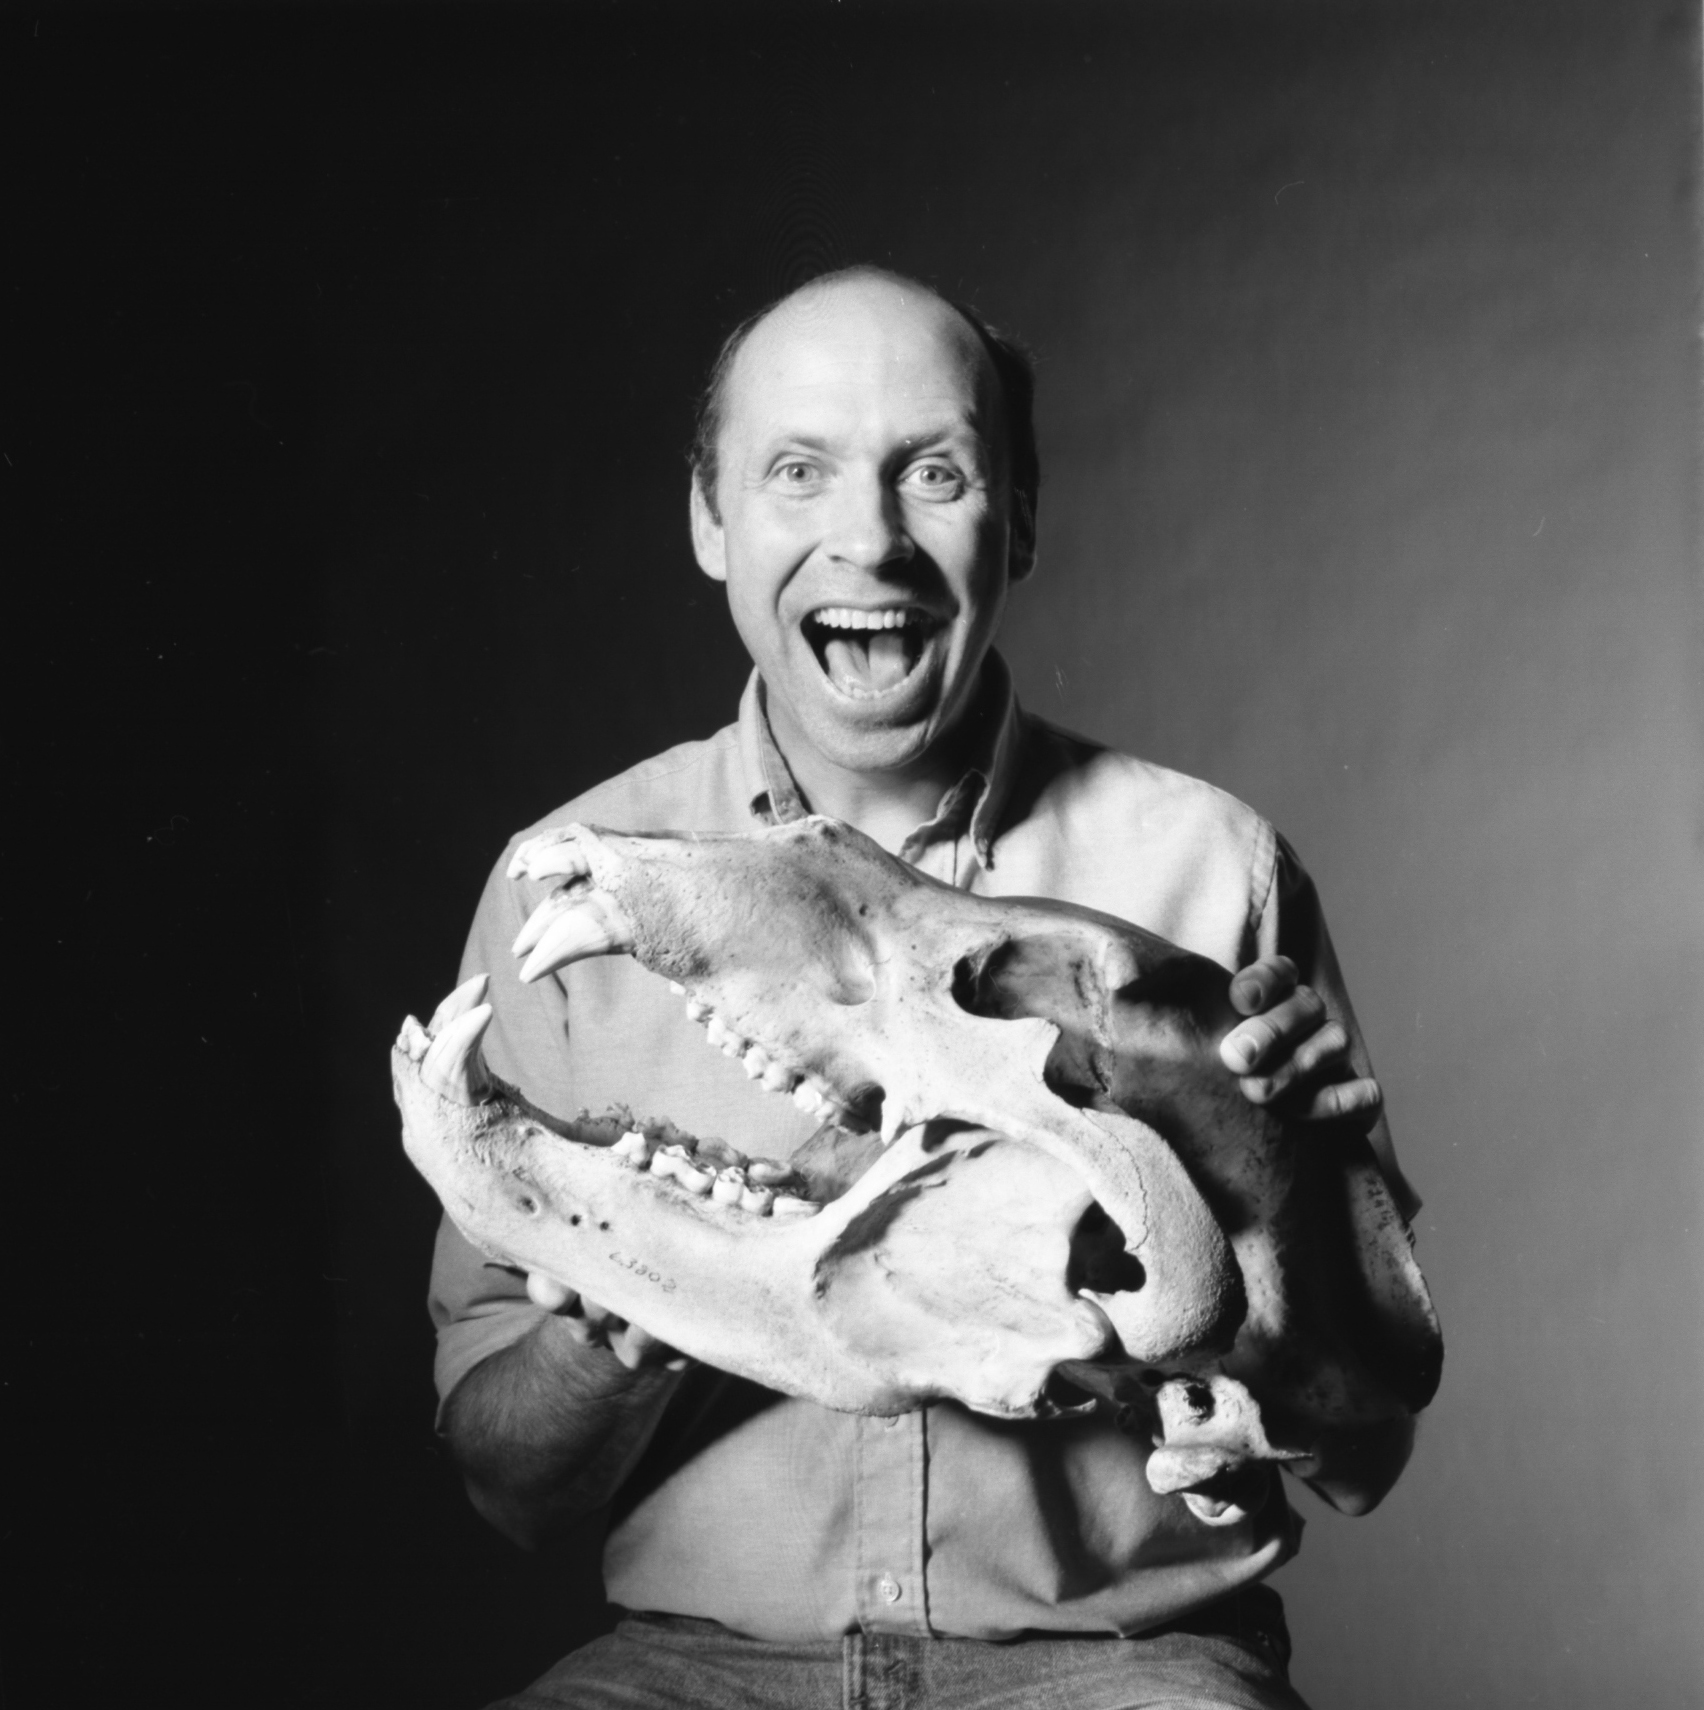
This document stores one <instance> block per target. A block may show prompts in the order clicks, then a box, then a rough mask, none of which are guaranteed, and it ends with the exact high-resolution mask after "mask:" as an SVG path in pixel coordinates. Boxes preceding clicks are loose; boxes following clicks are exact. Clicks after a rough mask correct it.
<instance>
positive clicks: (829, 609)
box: [814, 606, 911, 629]
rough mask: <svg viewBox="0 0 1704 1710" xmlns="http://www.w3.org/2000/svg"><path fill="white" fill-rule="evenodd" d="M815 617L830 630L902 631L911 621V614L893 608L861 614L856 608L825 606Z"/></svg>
mask: <svg viewBox="0 0 1704 1710" xmlns="http://www.w3.org/2000/svg"><path fill="white" fill-rule="evenodd" d="M814 615H815V617H816V621H817V622H818V623H820V624H822V625H823V626H824V627H825V628H828V629H902V628H903V627H904V626H905V625H906V624H907V623H909V622H910V621H911V613H910V612H908V611H896V610H894V609H893V608H891V607H889V608H887V609H885V610H883V611H879V612H861V611H859V610H858V609H857V608H856V607H854V606H824V607H823V609H822V610H821V611H819V612H817V613H816V614H814Z"/></svg>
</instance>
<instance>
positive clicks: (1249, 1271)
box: [393, 818, 1440, 1518]
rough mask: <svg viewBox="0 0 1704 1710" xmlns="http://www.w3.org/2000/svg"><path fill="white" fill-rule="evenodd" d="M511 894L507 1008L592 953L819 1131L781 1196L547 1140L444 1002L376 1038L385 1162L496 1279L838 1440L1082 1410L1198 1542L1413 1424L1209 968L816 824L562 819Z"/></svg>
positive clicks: (610, 1144)
mask: <svg viewBox="0 0 1704 1710" xmlns="http://www.w3.org/2000/svg"><path fill="white" fill-rule="evenodd" d="M511 874H512V875H514V876H521V875H525V876H528V877H531V878H534V879H551V878H554V879H558V880H560V881H561V883H560V885H559V886H558V888H557V889H556V891H555V892H554V893H553V894H552V895H551V897H550V898H549V899H548V900H547V901H546V902H545V903H544V904H543V905H542V906H541V907H540V908H539V909H538V911H537V912H536V913H535V915H534V916H533V919H532V920H531V921H530V922H529V923H528V926H527V928H526V929H525V930H524V931H523V933H522V936H521V939H520V940H519V941H518V943H517V951H518V952H521V953H526V954H527V955H528V962H527V966H526V968H525V969H524V970H523V977H529V978H536V977H539V976H540V975H542V974H544V973H545V972H547V971H550V970H552V969H555V968H559V967H562V966H564V965H566V964H567V963H569V962H572V961H574V960H578V959H580V958H582V957H584V956H588V955H599V954H612V953H623V952H624V953H627V954H630V955H632V956H634V957H636V958H637V959H638V960H639V961H640V962H641V963H643V964H644V965H645V966H646V967H647V968H649V969H651V970H652V971H653V972H654V973H657V974H659V975H662V976H664V977H667V978H669V979H670V980H672V981H674V982H675V983H676V984H677V985H678V986H679V987H680V988H682V991H683V995H684V996H685V997H686V999H687V1006H688V1013H689V1014H690V1015H692V1016H693V1018H694V1019H696V1020H698V1021H700V1022H701V1023H702V1024H703V1025H705V1026H706V1028H707V1030H708V1031H709V1033H710V1036H711V1040H712V1043H717V1044H720V1045H721V1046H722V1048H723V1049H725V1050H728V1051H730V1053H731V1054H739V1055H741V1056H742V1057H743V1058H744V1060H745V1063H746V1067H747V1069H748V1072H750V1073H752V1074H753V1076H754V1078H758V1079H761V1080H762V1082H763V1084H764V1085H765V1086H768V1087H770V1088H771V1089H773V1090H775V1091H776V1092H778V1093H785V1092H791V1093H792V1094H793V1096H795V1097H796V1098H798V1099H799V1100H800V1101H801V1102H802V1103H804V1104H806V1105H814V1106H815V1107H816V1108H818V1109H820V1110H821V1111H822V1112H823V1114H824V1115H825V1116H826V1117H828V1119H829V1120H828V1121H827V1122H826V1123H825V1126H824V1128H823V1130H822V1131H821V1132H820V1133H819V1135H818V1137H817V1139H816V1140H814V1141H813V1142H811V1143H810V1144H809V1145H807V1147H806V1148H805V1149H804V1151H803V1152H801V1153H800V1154H799V1155H798V1156H797V1157H796V1158H795V1159H793V1160H789V1163H788V1165H787V1166H781V1165H773V1166H765V1165H763V1164H761V1163H752V1162H751V1161H749V1160H744V1159H742V1158H741V1157H740V1155H739V1154H737V1153H735V1152H733V1150H732V1149H731V1148H729V1147H726V1146H723V1145H721V1144H720V1143H718V1142H714V1141H710V1140H707V1139H706V1140H702V1141H697V1142H695V1141H693V1140H690V1139H688V1138H687V1137H684V1136H679V1135H676V1134H674V1133H673V1132H672V1131H671V1130H669V1129H668V1126H667V1125H666V1124H663V1123H655V1122H652V1123H647V1124H641V1125H634V1124H632V1123H631V1121H630V1120H629V1119H627V1118H626V1116H625V1113H617V1114H615V1115H612V1116H610V1117H605V1118H601V1119H599V1118H590V1117H582V1118H580V1119H578V1120H577V1121H576V1122H572V1123H563V1122H560V1121H557V1120H555V1119H553V1118H550V1117H548V1116H545V1115H544V1114H543V1113H541V1112H539V1111H536V1110H534V1109H533V1108H532V1107H531V1106H529V1105H528V1104H527V1103H526V1101H525V1099H524V1098H523V1097H522V1096H521V1095H520V1094H519V1093H518V1092H516V1091H515V1090H514V1089H510V1088H507V1087H504V1086H502V1085H501V1083H497V1082H495V1081H494V1080H493V1079H492V1077H491V1076H490V1075H489V1073H488V1071H487V1070H486V1069H485V1067H484V1065H483V1062H482V1060H481V1058H480V1054H479V1050H478V1041H479V1037H480V1035H481V1033H482V1032H483V1030H484V1026H485V1024H486V1022H487V1021H488V1020H489V1016H490V1011H489V1008H488V1007H487V1006H486V1005H485V1004H484V1002H483V997H484V988H483V982H481V981H477V980H476V981H471V982H469V983H468V985H466V986H464V987H462V988H461V989H460V990H459V991H458V992H457V993H455V994H453V995H452V997H451V998H449V999H446V1001H445V1004H444V1005H443V1006H441V1007H440V1009H439V1012H438V1013H437V1015H435V1016H434V1017H433V1020H432V1023H431V1024H430V1026H429V1027H428V1028H424V1029H423V1028H421V1027H420V1026H419V1024H418V1023H417V1022H415V1021H414V1020H413V1018H412V1017H411V1018H410V1020H409V1022H408V1023H407V1024H406V1025H405V1027H404V1030H403V1035H402V1038H401V1039H400V1040H399V1041H398V1046H397V1050H396V1052H395V1053H394V1056H393V1068H394V1074H395V1081H396V1089H397V1098H398V1102H399V1104H400V1105H401V1107H402V1110H403V1116H404V1136H405V1142H406V1144H407V1146H408V1150H409V1154H410V1156H411V1157H412V1158H413V1159H414V1161H415V1163H416V1164H417V1165H418V1167H419V1168H420V1169H421V1171H422V1172H423V1173H424V1174H425V1175H426V1177H427V1179H428V1180H429V1181H430V1182H431V1183H432V1185H433V1187H434V1188H435V1189H436V1190H437V1191H438V1193H439V1196H440V1197H441V1198H442V1200H443V1202H444V1204H445V1206H446V1208H447V1210H448V1211H449V1214H450V1216H451V1217H452V1218H453V1219H454V1220H455V1221H456V1223H457V1224H458V1225H459V1226H460V1227H461V1228H462V1230H463V1232H464V1233H465V1234H467V1235H468V1237H469V1238H470V1239H471V1240H472V1241H473V1242H474V1243H475V1244H476V1245H478V1246H480V1247H482V1248H483V1249H484V1250H486V1251H487V1252H489V1253H491V1254H492V1255H494V1256H495V1257H496V1258H498V1259H499V1260H500V1261H501V1262H504V1263H507V1264H511V1265H515V1266H518V1267H521V1268H525V1269H528V1270H537V1271H543V1272H545V1273H548V1274H549V1275H551V1276H554V1277H556V1278H557V1279H559V1280H560V1281H561V1282H562V1283H564V1284H566V1285H568V1286H569V1287H571V1288H573V1289H575V1290H578V1291H580V1292H583V1293H585V1294H586V1295H588V1296H590V1297H592V1298H594V1299H597V1300H599V1301H601V1302H603V1303H604V1304H605V1305H607V1306H608V1307H610V1308H611V1310H613V1311H614V1312H616V1313H618V1314H620V1315H622V1316H624V1317H628V1318H630V1319H631V1320H633V1321H634V1322H636V1323H640V1324H643V1325H644V1326H645V1328H646V1329H648V1330H650V1331H651V1332H652V1333H653V1334H654V1335H656V1336H658V1337H660V1338H662V1339H663V1340H665V1341H667V1342H669V1343H671V1344H673V1345H674V1346H675V1347H677V1348H679V1349H680V1350H681V1351H682V1352H684V1353H687V1354H690V1355H693V1356H695V1357H697V1358H700V1359H703V1360H706V1361H708V1362H710V1363H712V1364H714V1365H717V1366H719V1367H721V1368H723V1369H725V1370H728V1371H731V1372H734V1373H736V1374H738V1375H740V1376H744V1377H747V1378H750V1379H752V1380H753V1381H755V1382H758V1383H760V1384H763V1385H765V1386H767V1387H769V1388H773V1389H779V1390H783V1391H785V1392H787V1393H790V1394H795V1395H802V1396H806V1397H809V1398H811V1399H813V1400H815V1401H818V1402H820V1403H822V1404H824V1405H826V1406H829V1407H833V1408H838V1409H841V1410H845V1411H853V1412H866V1413H895V1412H901V1411H905V1410H907V1409H910V1408H914V1407H917V1406H921V1405H923V1404H925V1403H927V1402H931V1401H935V1400H941V1399H951V1400H956V1401H959V1402H962V1403H963V1404H965V1405H966V1406H969V1407H972V1408H975V1409H977V1410H979V1411H982V1412H986V1413H990V1414H994V1415H998V1416H1002V1417H1007V1418H1036V1417H1046V1416H1049V1415H1051V1414H1055V1413H1058V1412H1061V1411H1069V1410H1073V1409H1076V1408H1080V1407H1083V1406H1085V1405H1092V1404H1093V1395H1094V1394H1098V1395H1100V1396H1101V1397H1103V1398H1106V1399H1109V1400H1111V1401H1112V1402H1113V1403H1114V1404H1115V1405H1118V1406H1120V1407H1123V1408H1125V1409H1127V1410H1128V1412H1127V1416H1128V1417H1130V1418H1131V1419H1132V1420H1134V1421H1136V1422H1138V1423H1139V1424H1140V1425H1141V1426H1142V1427H1143V1428H1146V1429H1149V1430H1150V1431H1151V1432H1152V1433H1153V1435H1154V1438H1155V1441H1156V1444H1157V1447H1156V1452H1155V1453H1154V1455H1153V1456H1152V1457H1151V1459H1150V1461H1149V1479H1150V1482H1151V1483H1152V1484H1153V1485H1154V1487H1155V1489H1156V1490H1161V1491H1166V1490H1181V1491H1183V1492H1184V1493H1185V1494H1186V1496H1187V1497H1188V1498H1189V1499H1190V1502H1191V1506H1192V1508H1194V1509H1195V1510H1196V1512H1197V1513H1200V1514H1202V1515H1203V1517H1206V1518H1218V1517H1226V1518H1229V1517H1234V1514H1235V1509H1234V1507H1232V1506H1229V1505H1227V1503H1226V1502H1225V1501H1224V1500H1222V1498H1221V1497H1220V1496H1216V1495H1215V1494H1214V1493H1215V1491H1219V1492H1222V1491H1223V1490H1224V1489H1225V1487H1226V1484H1227V1480H1228V1479H1231V1478H1233V1477H1234V1475H1235V1474H1236V1472H1237V1470H1238V1469H1239V1468H1241V1467H1243V1466H1244V1465H1245V1464H1246V1463H1248V1462H1250V1461H1269V1460H1284V1459H1299V1458H1302V1457H1304V1456H1306V1455H1308V1454H1309V1453H1310V1452H1311V1450H1312V1446H1313V1444H1314V1442H1315V1440H1316V1439H1317V1438H1318V1436H1319V1435H1320V1434H1321V1432H1324V1431H1329V1430H1333V1429H1340V1428H1344V1427H1355V1426H1362V1425H1369V1424H1375V1423H1378V1422H1380V1421H1384V1420H1388V1419H1392V1418H1397V1417H1400V1416H1403V1415H1406V1414H1408V1413H1411V1412H1414V1411H1417V1410H1418V1409H1419V1408H1421V1407H1423V1406H1424V1405H1425V1403H1426V1402H1427V1401H1428V1400H1429V1399H1430V1396H1431V1394H1432V1391H1433V1389H1434V1388H1435V1386H1436V1382H1437V1375H1438V1366H1439V1360H1440V1343H1439V1338H1438V1331H1437V1324H1436V1320H1435V1318H1434V1316H1433V1314H1432V1310H1431V1304H1430V1301H1429V1299H1428V1297H1427V1294H1426V1289H1425V1285H1424V1282H1423V1281H1422V1279H1421V1277H1420V1274H1419V1271H1418V1269H1417V1267H1416V1266H1415V1264H1414V1261H1413V1258H1412V1255H1411V1253H1410V1250H1409V1242H1408V1238H1407V1232H1406V1229H1405V1227H1404V1225H1403V1223H1402V1220H1401V1217H1400V1216H1399V1214H1398V1212H1397V1210H1396V1208H1395V1206H1394V1204H1393V1203H1392V1201H1391V1199H1390V1197H1389V1194H1388V1192H1387V1191H1386V1189H1385V1187H1384V1184H1383V1181H1382V1178H1381V1177H1380V1175H1379V1172H1378V1169H1377V1166H1376V1164H1375V1162H1374V1160H1373V1157H1372V1154H1371V1151H1370V1149H1369V1148H1368V1146H1367V1144H1366V1142H1365V1140H1364V1139H1362V1138H1361V1137H1360V1136H1359V1135H1357V1134H1354V1133H1352V1132H1346V1131H1343V1130H1342V1129H1341V1128H1337V1129H1327V1130H1326V1131H1325V1132H1322V1133H1311V1134H1308V1135H1300V1136H1299V1135H1297V1134H1294V1133H1292V1132H1291V1131H1289V1130H1288V1129H1287V1128H1286V1126H1285V1124H1284V1123H1283V1122H1282V1121H1281V1120H1280V1119H1278V1118H1277V1117H1275V1116H1274V1115H1272V1114H1271V1113H1270V1112H1267V1111H1264V1110H1261V1109H1258V1108H1257V1107H1255V1106H1253V1105H1251V1104H1249V1103H1248V1101H1246V1100H1245V1099H1244V1098H1243V1097H1242V1096H1241V1093H1240V1092H1239V1090H1238V1089H1237V1087H1236V1084H1235V1082H1234V1081H1233V1080H1232V1078H1231V1077H1230V1076H1229V1075H1228V1074H1227V1073H1225V1071H1224V1070H1223V1069H1222V1068H1221V1067H1220V1066H1219V1064H1218V1061H1217V1045H1218V1041H1219V1039H1220V1038H1222V1036H1223V1035H1224V1033H1225V1032H1226V1031H1227V1030H1228V1028H1229V1027H1230V1026H1231V1025H1233V1024H1234V1022H1235V1021H1236V1019H1237V1018H1236V1016H1235V1014H1234V1012H1233V1011H1232V1009H1231V1007H1230V1004H1229V1001H1228V997H1227V987H1228V983H1229V980H1228V976H1227V975H1226V973H1225V972H1224V970H1223V969H1221V968H1219V967H1218V966H1217V965H1216V964H1214V963H1211V962H1209V961H1207V960H1205V959H1204V958H1201V957H1197V956H1194V955H1191V954H1189V953H1188V952H1185V951H1182V950H1179V949H1178V948H1176V947H1175V946H1173V945H1171V944H1168V943H1166V942H1165V941H1164V940H1162V939H1159V938H1157V937H1155V936H1153V935H1152V934H1150V933H1146V932H1143V931H1141V930H1140V929H1138V928H1136V927H1133V926H1131V925H1128V924H1127V923H1125V922H1122V921H1117V920H1114V919H1112V918H1110V917H1108V916H1104V915H1099V914H1095V913H1093V912H1091V911H1088V910H1085V909H1080V908H1075V907H1071V906H1069V905H1064V904H1059V903H1053V902H1039V901H1014V900H1009V899H990V898H985V897H975V896H970V895H967V894H965V893H962V892H959V891H955V890H952V889H950V888H948V887H946V886H943V885H940V884H937V883H936V882H934V881H933V880H930V879H928V878H926V877H924V876H923V875H922V874H920V873H918V872H917V871H916V870H915V869H914V868H911V867H909V866H907V865H906V864H905V863H903V862H900V861H898V860H895V859H894V858H892V857H890V856H888V855H886V854H885V853H883V852H882V851H881V850H880V849H879V848H878V847H877V846H876V845H875V844H874V843H872V842H871V841H870V840H869V839H868V838H866V837H864V836H863V835H862V834H860V833H858V832H857V831H855V830H853V829H852V828H850V827H848V826H845V825H843V824H840V823H838V822H836V821H832V820H826V819H821V818H812V819H806V820H802V821H797V822H794V823H792V824H789V825H785V826H779V827H776V828H773V829H771V830H769V831H767V832H763V833H759V834H757V835H754V836H749V837H660V836H622V835H618V834H613V833H608V832H603V831H597V830H591V829H587V828H585V827H579V826H573V827H568V828H565V829H562V830H559V831H555V832H550V833H546V834H545V835H543V836H541V837H538V838H535V839H533V840H531V841H530V842H529V843H527V844H525V845H523V846H522V848H521V850H520V852H519V853H518V854H517V856H516V858H515V863H514V865H513V867H512V868H511ZM878 1136H879V1137H878ZM789 1190H792V1191H789ZM1086 1392H1089V1393H1086Z"/></svg>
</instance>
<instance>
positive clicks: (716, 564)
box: [688, 475, 728, 582]
mask: <svg viewBox="0 0 1704 1710" xmlns="http://www.w3.org/2000/svg"><path fill="white" fill-rule="evenodd" d="M688 502H689V505H690V507H691V517H692V551H693V554H694V556H695V557H696V558H697V559H698V568H699V569H700V570H702V571H703V572H704V574H705V575H706V576H708V577H709V578H710V579H711V580H712V581H713V582H725V581H727V579H728V543H727V539H726V537H725V536H724V534H723V532H722V525H721V524H720V523H719V522H718V521H717V520H716V519H715V517H714V516H712V515H711V514H710V501H709V500H708V499H707V498H706V497H705V496H704V487H703V485H702V483H701V482H700V481H699V479H698V477H697V476H696V475H694V476H693V478H692V497H691V499H690V500H689V501H688Z"/></svg>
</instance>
